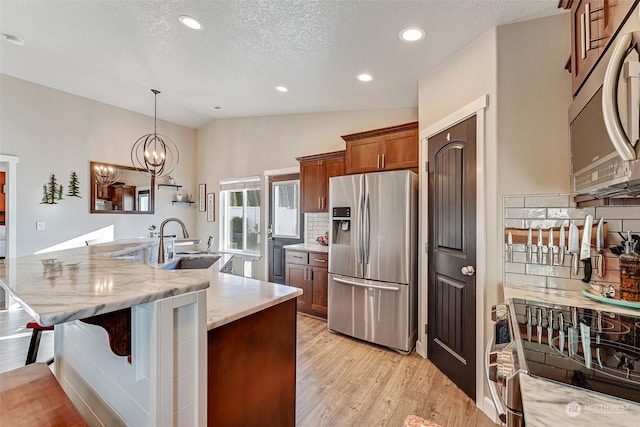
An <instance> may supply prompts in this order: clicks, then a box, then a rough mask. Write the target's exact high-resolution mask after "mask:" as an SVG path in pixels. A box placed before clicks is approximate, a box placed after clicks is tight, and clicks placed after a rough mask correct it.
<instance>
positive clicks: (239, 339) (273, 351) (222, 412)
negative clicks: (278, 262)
mask: <svg viewBox="0 0 640 427" xmlns="http://www.w3.org/2000/svg"><path fill="white" fill-rule="evenodd" d="M207 335H208V342H207V350H208V362H207V369H208V371H207V377H208V382H207V383H208V384H207V425H208V426H282V427H294V426H295V424H296V300H295V299H291V300H288V301H285V302H283V303H281V304H278V305H276V306H273V307H270V308H267V309H265V310H262V311H259V312H258V313H255V314H252V315H250V316H247V317H244V318H242V319H239V320H236V321H235V322H231V323H229V324H227V325H223V326H220V327H218V328H215V329H212V330H210V331H209V332H208V334H207Z"/></svg>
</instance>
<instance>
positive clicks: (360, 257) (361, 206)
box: [356, 194, 364, 264]
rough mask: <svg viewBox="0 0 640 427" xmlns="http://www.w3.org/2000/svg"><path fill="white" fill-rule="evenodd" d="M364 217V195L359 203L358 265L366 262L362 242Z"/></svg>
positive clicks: (357, 228) (357, 232) (357, 229)
mask: <svg viewBox="0 0 640 427" xmlns="http://www.w3.org/2000/svg"><path fill="white" fill-rule="evenodd" d="M363 216H364V195H362V194H361V195H360V200H359V201H358V220H359V221H358V222H359V224H358V226H357V227H356V244H357V245H358V263H360V264H362V263H363V262H364V249H363V246H364V245H363V242H362V221H363Z"/></svg>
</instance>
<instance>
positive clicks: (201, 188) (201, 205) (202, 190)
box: [198, 184, 207, 212]
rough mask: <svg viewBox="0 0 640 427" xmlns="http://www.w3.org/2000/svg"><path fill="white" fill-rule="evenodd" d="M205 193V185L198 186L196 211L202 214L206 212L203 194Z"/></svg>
mask: <svg viewBox="0 0 640 427" xmlns="http://www.w3.org/2000/svg"><path fill="white" fill-rule="evenodd" d="M206 193H207V184H200V185H199V186H198V211H200V212H204V211H205V210H207V205H206V204H205V203H206V200H205V194H206Z"/></svg>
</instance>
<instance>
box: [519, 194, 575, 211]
mask: <svg viewBox="0 0 640 427" xmlns="http://www.w3.org/2000/svg"><path fill="white" fill-rule="evenodd" d="M524 205H525V207H527V208H530V207H534V208H539V207H554V208H557V207H565V208H568V207H570V206H571V203H570V198H569V196H568V195H567V194H561V195H549V196H538V195H534V196H525V197H524Z"/></svg>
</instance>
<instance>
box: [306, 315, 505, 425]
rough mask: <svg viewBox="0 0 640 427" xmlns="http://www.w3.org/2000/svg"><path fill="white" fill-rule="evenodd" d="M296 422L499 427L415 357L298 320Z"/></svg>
mask: <svg viewBox="0 0 640 427" xmlns="http://www.w3.org/2000/svg"><path fill="white" fill-rule="evenodd" d="M297 369H298V372H297V399H296V420H297V423H296V424H297V425H298V426H300V427H307V426H308V427H317V426H335V427H341V426H344V427H347V426H397V427H401V426H402V424H403V422H404V420H405V419H406V418H407V416H408V415H418V416H420V417H423V418H426V419H429V420H431V421H433V422H436V423H438V424H440V425H441V426H451V427H457V426H495V424H494V423H493V422H492V421H491V420H490V419H489V418H488V417H487V416H486V415H484V414H483V413H482V412H481V411H480V410H478V409H477V408H476V406H475V403H474V402H473V401H472V400H471V399H469V398H468V397H467V395H465V394H464V392H462V390H460V389H459V388H458V387H457V386H456V385H455V384H453V383H452V382H451V381H450V380H449V379H448V378H447V377H445V376H444V374H442V372H440V371H439V370H438V369H437V368H436V367H435V366H434V365H433V364H432V363H431V362H430V361H429V360H426V359H423V358H422V356H420V355H418V354H417V353H416V352H415V351H414V352H413V353H412V354H411V355H409V356H402V355H400V354H398V353H396V352H393V351H390V350H388V349H385V348H381V347H377V346H374V345H371V344H368V343H364V342H361V341H358V340H355V339H352V338H349V337H345V336H342V335H339V334H334V333H331V332H329V331H328V329H327V324H326V322H324V321H322V320H319V319H315V318H313V317H309V316H305V315H300V314H299V315H298V365H297Z"/></svg>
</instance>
